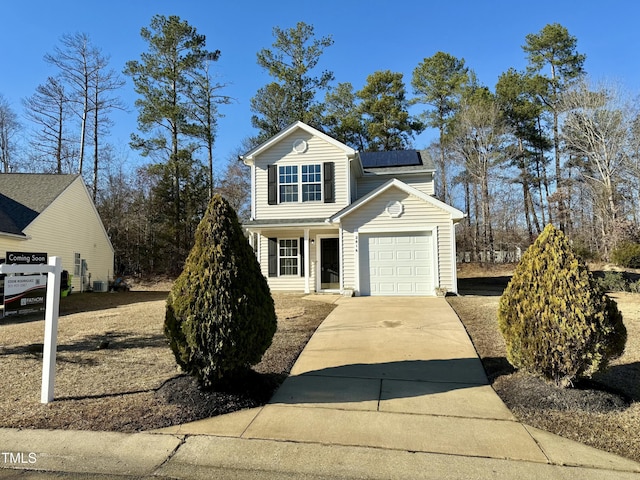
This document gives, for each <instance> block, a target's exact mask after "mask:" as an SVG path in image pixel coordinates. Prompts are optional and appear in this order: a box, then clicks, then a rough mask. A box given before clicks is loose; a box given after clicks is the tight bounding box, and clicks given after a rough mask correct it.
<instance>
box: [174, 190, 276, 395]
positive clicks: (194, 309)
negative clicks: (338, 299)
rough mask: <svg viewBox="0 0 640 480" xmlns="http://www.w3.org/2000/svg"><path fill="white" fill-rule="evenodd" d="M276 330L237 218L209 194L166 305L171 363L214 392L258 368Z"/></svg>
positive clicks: (264, 288) (265, 290)
mask: <svg viewBox="0 0 640 480" xmlns="http://www.w3.org/2000/svg"><path fill="white" fill-rule="evenodd" d="M276 327H277V319H276V313H275V307H274V303H273V299H272V297H271V293H270V291H269V286H268V285H267V281H266V279H265V278H264V276H263V275H262V273H261V271H260V266H259V265H258V262H257V260H256V257H255V254H254V252H253V250H252V248H251V246H250V245H249V243H248V241H247V239H246V237H245V236H244V234H243V231H242V227H241V226H240V223H239V221H238V217H237V215H236V213H235V211H234V210H233V208H231V206H230V205H229V203H228V202H227V201H226V200H225V199H224V198H222V197H221V196H220V195H215V196H214V197H213V198H212V199H211V202H210V204H209V207H208V209H207V212H206V213H205V215H204V217H203V218H202V221H201V222H200V225H199V226H198V230H197V232H196V238H195V245H194V246H193V249H192V250H191V252H190V254H189V256H188V258H187V260H186V262H185V266H184V270H183V271H182V274H181V275H180V276H179V277H178V279H177V280H176V282H175V284H174V286H173V288H172V289H171V292H170V294H169V298H168V299H167V309H166V317H165V325H164V331H165V334H166V336H167V337H168V339H169V342H170V346H171V349H172V350H173V353H174V355H175V357H176V361H177V362H178V364H179V365H180V367H182V369H183V370H184V371H185V372H187V373H189V374H190V375H193V376H195V377H196V378H197V379H198V380H199V381H200V383H201V384H202V385H203V386H204V387H212V386H214V385H216V384H219V383H222V382H225V381H228V380H230V379H232V378H233V377H234V376H236V375H242V374H244V373H245V372H246V371H247V369H248V368H249V367H250V366H251V365H254V364H256V363H258V362H259V361H260V359H261V358H262V355H263V354H264V352H265V351H266V350H267V348H268V347H269V345H271V340H272V339H273V335H274V333H275V331H276Z"/></svg>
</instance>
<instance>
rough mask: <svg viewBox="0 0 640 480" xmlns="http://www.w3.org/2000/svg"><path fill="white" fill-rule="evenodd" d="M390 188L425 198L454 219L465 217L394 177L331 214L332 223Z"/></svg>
mask: <svg viewBox="0 0 640 480" xmlns="http://www.w3.org/2000/svg"><path fill="white" fill-rule="evenodd" d="M390 188H398V189H400V190H402V191H404V192H405V193H407V194H409V195H413V196H414V197H417V198H419V199H421V200H423V201H424V202H426V203H429V204H431V205H433V206H434V207H436V208H439V209H441V210H444V211H446V212H447V213H449V214H450V215H451V219H452V220H454V221H455V220H461V219H462V218H464V214H463V213H462V212H461V211H460V210H458V209H457V208H454V207H452V206H451V205H447V204H446V203H444V202H441V201H440V200H438V199H436V198H434V197H432V196H431V195H428V194H426V193H424V192H422V191H420V190H418V189H417V188H414V187H412V186H410V185H407V184H406V183H404V182H402V181H400V180H398V179H397V178H393V179H391V180H389V181H388V182H386V183H385V184H383V185H380V186H379V187H378V188H376V189H375V190H373V191H371V192H369V193H368V194H367V195H365V196H364V197H362V198H359V199H358V200H356V201H355V202H353V203H352V204H351V205H349V206H347V207H345V208H343V209H342V210H340V211H339V212H337V213H336V214H334V215H333V216H331V218H329V221H330V222H332V223H335V222H339V221H340V220H341V219H342V218H343V217H344V216H346V215H349V214H351V213H353V212H354V211H355V210H357V209H358V208H360V207H361V206H363V205H365V204H366V203H368V202H370V201H371V200H373V199H374V198H376V197H378V196H379V195H380V194H382V193H383V192H386V191H387V190H389V189H390Z"/></svg>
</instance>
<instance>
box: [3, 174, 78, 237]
mask: <svg viewBox="0 0 640 480" xmlns="http://www.w3.org/2000/svg"><path fill="white" fill-rule="evenodd" d="M76 178H78V175H52V174H40V173H3V174H0V232H2V233H9V234H13V235H23V232H22V231H23V230H24V229H25V228H26V227H27V226H28V225H29V224H30V223H31V222H32V221H33V220H35V219H36V217H37V216H38V215H40V214H41V213H42V212H43V211H44V210H45V209H46V208H47V207H48V206H49V205H51V203H53V201H54V200H55V199H56V198H58V196H59V195H60V194H61V193H62V192H63V191H65V190H66V189H67V187H68V186H69V185H71V183H72V182H73V181H74V180H75V179H76Z"/></svg>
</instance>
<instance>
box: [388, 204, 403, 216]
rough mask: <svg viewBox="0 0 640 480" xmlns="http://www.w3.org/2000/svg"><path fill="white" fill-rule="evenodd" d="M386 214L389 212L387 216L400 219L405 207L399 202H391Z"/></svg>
mask: <svg viewBox="0 0 640 480" xmlns="http://www.w3.org/2000/svg"><path fill="white" fill-rule="evenodd" d="M385 212H387V215H389V216H390V217H391V218H398V217H399V216H400V215H402V212H404V206H403V205H402V203H400V202H398V201H397V200H396V201H393V202H389V203H387V207H386V208H385Z"/></svg>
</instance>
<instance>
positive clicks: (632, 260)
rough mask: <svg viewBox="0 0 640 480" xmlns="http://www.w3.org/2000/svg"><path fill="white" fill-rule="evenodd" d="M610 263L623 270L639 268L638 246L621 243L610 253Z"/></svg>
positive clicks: (636, 244) (639, 248) (639, 247)
mask: <svg viewBox="0 0 640 480" xmlns="http://www.w3.org/2000/svg"><path fill="white" fill-rule="evenodd" d="M611 261H612V262H613V263H615V264H616V265H620V266H621V267H625V268H640V244H638V243H631V242H624V243H621V244H620V245H618V246H617V247H616V249H615V250H614V251H613V252H611Z"/></svg>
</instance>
